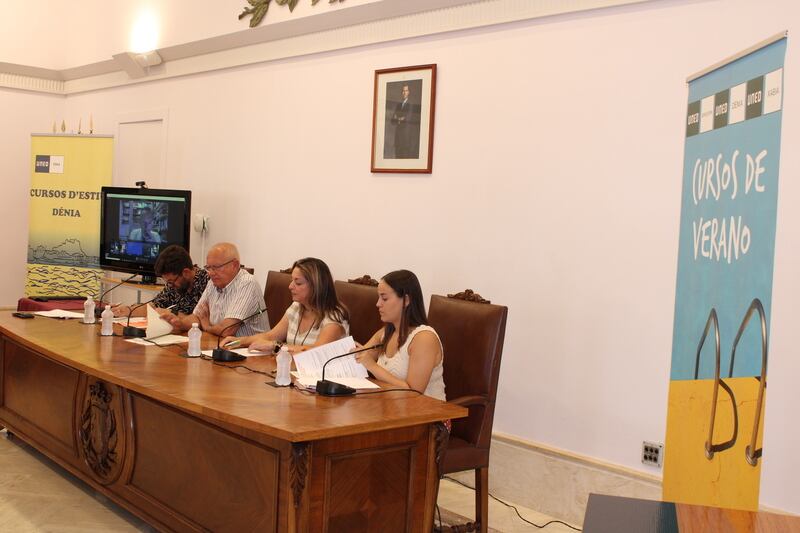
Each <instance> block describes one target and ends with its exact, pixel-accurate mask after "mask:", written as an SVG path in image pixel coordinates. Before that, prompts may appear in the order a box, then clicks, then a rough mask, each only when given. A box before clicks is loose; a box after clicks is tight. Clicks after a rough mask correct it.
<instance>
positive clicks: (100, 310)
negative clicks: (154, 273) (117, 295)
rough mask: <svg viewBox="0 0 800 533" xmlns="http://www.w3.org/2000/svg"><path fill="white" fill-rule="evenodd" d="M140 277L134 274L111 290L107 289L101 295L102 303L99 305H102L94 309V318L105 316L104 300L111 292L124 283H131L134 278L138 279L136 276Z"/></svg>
mask: <svg viewBox="0 0 800 533" xmlns="http://www.w3.org/2000/svg"><path fill="white" fill-rule="evenodd" d="M138 275H139V274H138V273H136V274H133V275H132V276H128V277H127V278H125V279H123V280H122V281H120V282H119V283H117V284H116V285H114V286H113V287H111V288H110V289H107V290H106V291H104V292H103V293H102V294H101V295H100V302H99V303H100V305H98V306H97V307H95V308H94V316H96V317H99V316H100V315H101V314H103V309H104V306H103V298H104V297H105V296H106V295H107V294H108V293H109V292H111V291H113V290H114V289H116V288H117V287H119V286H120V285H122V284H123V283H127V282H129V281H130V280H132V279H133V278H135V277H136V276H138Z"/></svg>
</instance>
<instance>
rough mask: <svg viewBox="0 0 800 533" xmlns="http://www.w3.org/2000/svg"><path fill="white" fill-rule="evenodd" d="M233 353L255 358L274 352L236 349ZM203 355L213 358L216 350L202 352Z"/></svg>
mask: <svg viewBox="0 0 800 533" xmlns="http://www.w3.org/2000/svg"><path fill="white" fill-rule="evenodd" d="M226 350H230V348H226ZM230 351H232V352H236V353H238V354H239V355H243V356H245V357H255V356H257V355H272V352H259V351H252V352H251V351H250V348H236V349H235V350H230ZM201 353H202V354H203V355H207V356H208V357H211V354H212V353H214V350H203V351H202V352H201Z"/></svg>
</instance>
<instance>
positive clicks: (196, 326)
mask: <svg viewBox="0 0 800 533" xmlns="http://www.w3.org/2000/svg"><path fill="white" fill-rule="evenodd" d="M192 327H193V328H199V327H200V324H198V323H197V322H192Z"/></svg>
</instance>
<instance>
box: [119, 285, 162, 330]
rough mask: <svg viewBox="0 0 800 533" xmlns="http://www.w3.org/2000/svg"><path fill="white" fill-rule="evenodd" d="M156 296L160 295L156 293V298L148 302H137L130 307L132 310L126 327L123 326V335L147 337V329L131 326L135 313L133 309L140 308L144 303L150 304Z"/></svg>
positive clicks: (129, 312)
mask: <svg viewBox="0 0 800 533" xmlns="http://www.w3.org/2000/svg"><path fill="white" fill-rule="evenodd" d="M156 298H158V295H156V297H155V298H150V299H149V300H147V301H146V302H142V303H140V304H136V305H134V306H133V307H131V308H130V310H129V311H128V321H127V322H126V323H125V327H124V328H122V336H123V337H142V338H144V337H147V330H146V329H142V328H137V327H136V326H131V316H132V315H133V311H134V310H135V309H138V308H140V307H141V306H143V305H147V304H149V303H150V302H152V301H153V300H155V299H156Z"/></svg>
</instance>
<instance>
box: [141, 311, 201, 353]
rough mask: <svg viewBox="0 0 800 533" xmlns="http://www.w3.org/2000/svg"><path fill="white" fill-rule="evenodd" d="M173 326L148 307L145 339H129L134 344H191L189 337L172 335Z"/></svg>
mask: <svg viewBox="0 0 800 533" xmlns="http://www.w3.org/2000/svg"><path fill="white" fill-rule="evenodd" d="M171 333H172V326H171V325H170V323H169V322H167V321H166V320H162V319H161V316H160V315H159V314H158V312H157V311H156V310H155V309H153V307H152V306H150V305H148V306H147V330H146V332H145V337H144V339H128V342H132V343H134V344H144V345H145V346H147V345H152V344H157V345H159V346H168V345H170V344H181V343H184V342H189V338H188V337H184V336H183V335H171Z"/></svg>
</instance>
